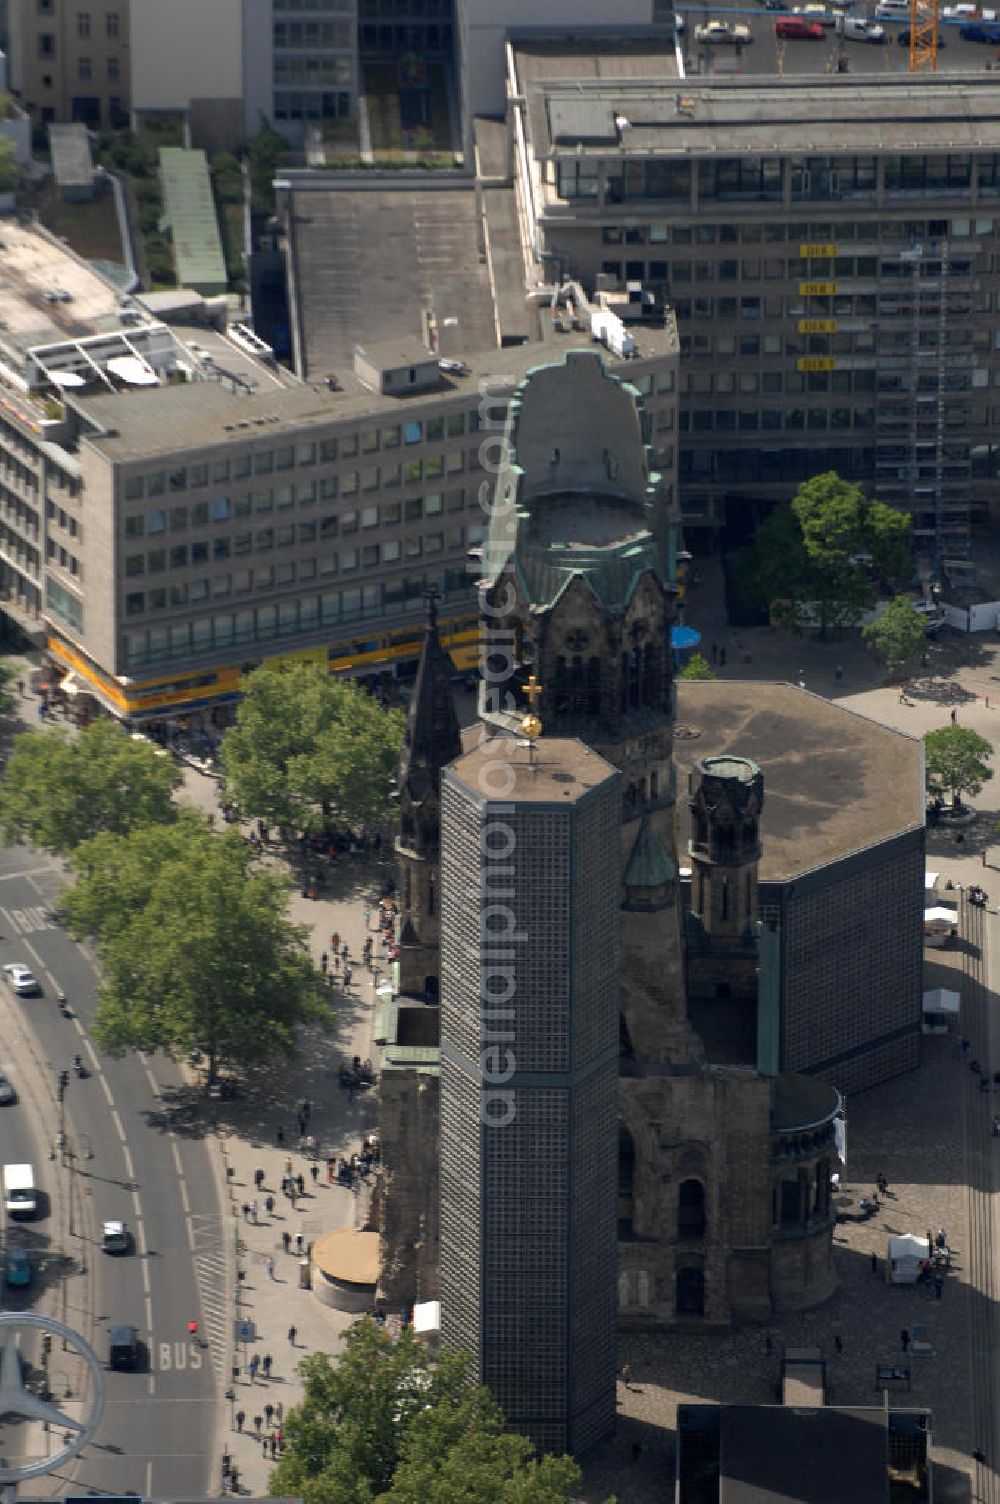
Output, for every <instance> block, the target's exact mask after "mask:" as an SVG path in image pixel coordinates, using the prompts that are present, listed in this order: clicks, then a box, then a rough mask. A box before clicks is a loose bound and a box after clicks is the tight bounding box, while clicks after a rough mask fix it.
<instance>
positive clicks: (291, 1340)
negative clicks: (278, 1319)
mask: <svg viewBox="0 0 1000 1504" xmlns="http://www.w3.org/2000/svg"><path fill="white" fill-rule="evenodd" d="M298 1335H299V1334H298V1330H297V1329H296V1328H295V1327H294V1326H290V1327H289V1328H288V1344H289V1346H290V1347H294V1346H295V1339H296V1337H297V1336H298Z"/></svg>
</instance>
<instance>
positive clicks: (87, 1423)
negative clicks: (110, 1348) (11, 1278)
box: [0, 1311, 104, 1483]
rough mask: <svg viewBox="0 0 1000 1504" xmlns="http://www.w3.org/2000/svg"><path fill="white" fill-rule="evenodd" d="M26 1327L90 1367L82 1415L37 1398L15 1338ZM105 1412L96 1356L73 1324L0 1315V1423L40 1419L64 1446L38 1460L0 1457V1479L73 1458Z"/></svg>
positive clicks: (30, 1474) (13, 1479)
mask: <svg viewBox="0 0 1000 1504" xmlns="http://www.w3.org/2000/svg"><path fill="white" fill-rule="evenodd" d="M25 1331H40V1332H41V1333H42V1334H43V1337H45V1336H49V1337H55V1338H58V1340H59V1341H60V1342H62V1343H65V1344H66V1345H67V1346H68V1347H69V1348H71V1349H72V1350H73V1351H74V1352H75V1353H76V1354H77V1355H78V1356H79V1357H80V1358H82V1360H83V1362H84V1364H85V1365H86V1367H87V1368H88V1369H89V1370H90V1380H91V1383H90V1394H89V1396H88V1397H87V1400H86V1402H85V1403H86V1419H85V1420H78V1419H77V1417H76V1416H75V1415H68V1414H67V1413H66V1411H65V1410H61V1409H60V1408H59V1406H58V1405H57V1404H55V1403H53V1401H51V1400H47V1399H42V1398H41V1396H40V1395H38V1394H36V1393H35V1392H34V1390H32V1389H30V1388H28V1386H27V1382H26V1359H25V1355H24V1352H23V1349H22V1344H21V1343H20V1342H19V1340H18V1338H19V1335H20V1334H21V1333H22V1332H25ZM103 1413H104V1376H103V1374H102V1372H101V1365H100V1362H99V1361H98V1358H97V1355H96V1353H95V1352H94V1350H93V1348H92V1347H91V1346H90V1344H89V1343H87V1342H85V1341H84V1340H83V1338H82V1337H81V1336H80V1335H79V1334H78V1333H77V1332H74V1331H73V1329H72V1327H68V1326H66V1325H64V1323H63V1322H61V1321H55V1320H54V1319H53V1318H52V1317H50V1316H35V1315H33V1314H32V1313H31V1312H15V1311H8V1312H5V1313H4V1314H0V1423H2V1422H3V1421H6V1420H13V1421H27V1422H32V1421H33V1422H35V1423H41V1424H43V1425H46V1426H48V1427H49V1430H50V1431H51V1432H55V1433H56V1434H61V1435H62V1437H63V1445H62V1446H61V1447H60V1448H59V1450H58V1451H55V1452H52V1453H51V1454H50V1455H49V1456H48V1457H41V1458H39V1460H38V1461H37V1462H25V1463H23V1464H22V1465H21V1466H20V1467H8V1466H5V1465H3V1464H2V1462H0V1483H19V1482H21V1481H22V1480H26V1479H28V1478H40V1477H42V1475H43V1474H45V1473H51V1472H54V1471H55V1470H56V1469H57V1468H59V1467H60V1466H61V1465H62V1464H63V1463H64V1462H68V1461H69V1459H70V1458H71V1457H75V1456H76V1455H77V1453H78V1452H80V1451H82V1450H83V1448H84V1447H85V1446H86V1445H87V1442H88V1441H90V1439H91V1437H92V1436H93V1435H94V1433H95V1432H96V1430H97V1428H98V1426H99V1425H100V1423H101V1416H102V1414H103Z"/></svg>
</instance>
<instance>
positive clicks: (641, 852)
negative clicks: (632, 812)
mask: <svg viewBox="0 0 1000 1504" xmlns="http://www.w3.org/2000/svg"><path fill="white" fill-rule="evenodd" d="M676 876H677V868H676V867H675V866H674V864H673V862H672V861H671V859H670V857H669V856H668V855H667V853H666V852H665V851H664V849H663V847H662V845H661V844H660V842H659V840H658V838H657V837H656V835H655V834H654V832H653V827H652V825H651V824H650V822H649V816H648V815H643V817H642V821H641V823H640V825H639V834H638V835H637V836H636V838H635V845H634V846H633V847H632V855H631V856H630V857H629V859H628V866H627V867H626V869H625V886H626V888H664V887H666V885H667V884H668V883H672V882H673V881H674V878H675V877H676Z"/></svg>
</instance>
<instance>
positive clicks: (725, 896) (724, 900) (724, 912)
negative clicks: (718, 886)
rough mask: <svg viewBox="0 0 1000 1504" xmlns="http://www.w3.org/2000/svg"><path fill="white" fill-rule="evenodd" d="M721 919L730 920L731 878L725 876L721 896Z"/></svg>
mask: <svg viewBox="0 0 1000 1504" xmlns="http://www.w3.org/2000/svg"><path fill="white" fill-rule="evenodd" d="M719 918H720V919H728V918H729V878H728V877H725V876H723V879H722V891H721V892H720V894H719Z"/></svg>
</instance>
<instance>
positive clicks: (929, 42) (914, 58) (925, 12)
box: [910, 0, 939, 73]
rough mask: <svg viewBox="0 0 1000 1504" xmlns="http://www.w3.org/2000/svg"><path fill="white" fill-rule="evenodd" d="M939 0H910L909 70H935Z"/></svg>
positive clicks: (912, 71) (914, 71) (931, 71)
mask: <svg viewBox="0 0 1000 1504" xmlns="http://www.w3.org/2000/svg"><path fill="white" fill-rule="evenodd" d="M938 3H939V0H910V72H911V73H918V72H921V71H928V72H930V73H936V72H937V55H938Z"/></svg>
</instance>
